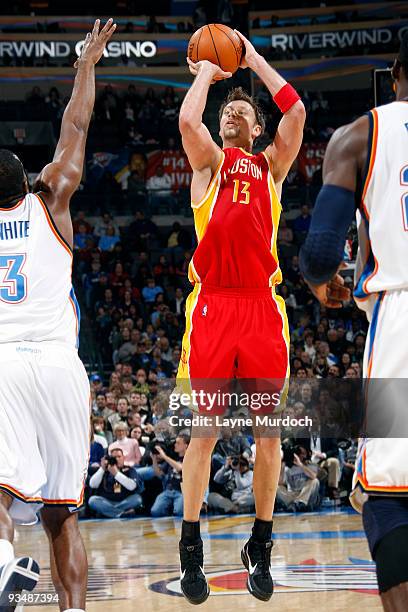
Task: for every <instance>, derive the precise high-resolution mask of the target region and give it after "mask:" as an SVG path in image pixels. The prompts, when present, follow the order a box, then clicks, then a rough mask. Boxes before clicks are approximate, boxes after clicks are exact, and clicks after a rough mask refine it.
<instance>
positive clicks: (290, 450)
mask: <svg viewBox="0 0 408 612" xmlns="http://www.w3.org/2000/svg"><path fill="white" fill-rule="evenodd" d="M317 470H318V468H317V466H316V465H314V464H313V463H311V462H310V461H309V459H308V453H307V450H306V449H305V448H303V446H299V445H298V446H295V447H291V446H286V445H285V444H284V445H283V459H282V467H281V473H280V478H279V485H278V490H277V492H276V501H277V503H278V505H280V506H282V507H283V509H284V510H286V511H287V512H305V511H307V510H314V509H315V508H317V506H318V503H319V486H320V483H319V480H318V478H317Z"/></svg>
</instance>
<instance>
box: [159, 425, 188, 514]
mask: <svg viewBox="0 0 408 612" xmlns="http://www.w3.org/2000/svg"><path fill="white" fill-rule="evenodd" d="M189 444H190V436H189V435H188V434H186V433H180V434H179V435H178V436H177V438H176V441H175V443H174V452H175V453H176V455H177V456H178V459H172V457H169V455H168V454H167V453H166V452H165V451H164V450H163V448H162V447H161V446H159V445H156V446H155V448H154V451H152V461H153V469H154V473H155V474H156V476H158V477H159V478H161V480H162V484H163V491H162V493H160V494H159V495H158V496H157V497H156V501H155V502H154V504H153V506H152V508H151V510H150V512H151V515H152V516H172V515H173V516H183V493H182V491H181V481H182V468H183V459H184V455H185V454H186V451H187V448H188V445H189Z"/></svg>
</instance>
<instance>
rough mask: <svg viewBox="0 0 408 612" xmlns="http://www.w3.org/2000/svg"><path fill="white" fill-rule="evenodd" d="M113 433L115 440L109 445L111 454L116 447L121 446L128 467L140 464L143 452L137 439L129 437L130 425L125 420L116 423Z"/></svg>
mask: <svg viewBox="0 0 408 612" xmlns="http://www.w3.org/2000/svg"><path fill="white" fill-rule="evenodd" d="M113 434H114V436H115V440H114V442H112V444H110V445H109V449H108V450H109V454H111V452H112V450H113V449H114V448H120V449H121V451H122V453H123V457H124V465H126V466H128V467H133V466H134V465H138V464H139V463H140V459H141V458H142V453H141V452H140V449H139V444H138V443H137V440H135V439H134V438H129V437H128V434H129V427H128V426H127V424H126V423H124V422H123V421H119V423H116V425H114V427H113Z"/></svg>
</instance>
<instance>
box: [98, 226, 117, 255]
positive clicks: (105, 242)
mask: <svg viewBox="0 0 408 612" xmlns="http://www.w3.org/2000/svg"><path fill="white" fill-rule="evenodd" d="M119 241H120V236H119V235H117V234H115V228H114V227H113V226H112V225H110V226H109V227H108V228H107V229H106V234H105V236H101V237H100V238H99V242H98V246H99V248H100V249H101V251H113V248H114V247H115V245H116V244H117V243H118V242H119Z"/></svg>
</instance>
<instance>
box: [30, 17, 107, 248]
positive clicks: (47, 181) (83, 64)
mask: <svg viewBox="0 0 408 612" xmlns="http://www.w3.org/2000/svg"><path fill="white" fill-rule="evenodd" d="M99 26H100V20H99V19H97V20H96V21H95V24H94V27H93V30H92V32H91V33H89V34H87V36H86V39H85V44H84V46H83V49H82V53H81V56H80V57H79V58H78V60H77V62H76V63H75V67H76V68H77V74H76V77H75V82H74V88H73V91H72V95H71V99H70V101H69V103H68V106H67V108H66V109H65V112H64V116H63V118H62V124H61V134H60V138H59V141H58V144H57V147H56V149H55V153H54V159H53V161H52V162H51V163H50V164H48V165H47V166H45V168H44V169H43V170H42V172H41V173H40V175H39V176H38V178H37V180H36V182H35V184H34V192H38V193H40V196H41V197H42V198H43V200H44V201H45V203H46V204H47V206H48V208H49V211H50V213H51V215H52V217H53V219H54V222H55V224H56V225H57V227H58V230H59V231H60V233H61V235H62V236H63V238H64V239H65V240H66V241H67V243H68V244H69V245H70V246H71V247H72V245H73V230H72V222H71V215H70V212H69V202H70V199H71V197H72V195H73V193H74V192H75V191H76V190H77V189H78V186H79V184H80V182H81V177H82V171H83V165H84V157H85V144H86V137H87V133H88V128H89V123H90V121H91V116H92V111H93V107H94V104H95V64H96V63H97V62H98V61H99V60H100V58H101V57H102V54H103V51H104V49H105V46H106V44H107V42H108V41H109V39H110V38H111V36H112V34H113V32H114V31H115V29H116V24H114V23H113V21H112V19H109V20H108V21H107V22H106V24H105V26H104V27H103V28H102V29H101V31H99Z"/></svg>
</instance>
